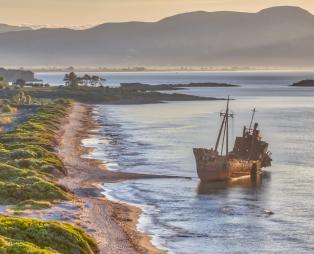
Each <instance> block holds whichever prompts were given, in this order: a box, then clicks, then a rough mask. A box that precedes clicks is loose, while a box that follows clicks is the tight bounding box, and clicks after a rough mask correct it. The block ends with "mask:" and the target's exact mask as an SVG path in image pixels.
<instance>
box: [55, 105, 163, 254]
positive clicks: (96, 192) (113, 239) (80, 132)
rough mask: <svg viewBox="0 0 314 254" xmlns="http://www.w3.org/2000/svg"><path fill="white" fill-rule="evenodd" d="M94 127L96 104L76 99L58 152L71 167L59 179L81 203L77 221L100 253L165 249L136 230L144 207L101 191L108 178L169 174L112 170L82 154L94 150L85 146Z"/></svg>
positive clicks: (62, 130) (123, 178)
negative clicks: (117, 199)
mask: <svg viewBox="0 0 314 254" xmlns="http://www.w3.org/2000/svg"><path fill="white" fill-rule="evenodd" d="M95 128H97V124H96V122H95V120H94V118H93V106H92V105H88V104H81V103H74V105H73V106H72V108H71V109H70V112H69V114H68V116H67V117H66V119H64V123H63V124H62V125H61V130H60V134H59V146H58V155H59V156H60V158H61V159H62V160H63V162H64V164H65V167H66V169H67V170H68V176H66V177H62V178H59V179H58V182H59V183H60V184H62V185H64V186H65V187H66V188H67V189H69V190H70V191H71V192H73V193H74V194H75V196H76V197H75V198H74V199H76V201H77V202H78V203H80V204H81V206H80V207H81V209H79V212H78V213H79V215H78V217H79V218H80V220H79V221H78V223H79V224H80V226H81V227H83V228H88V229H89V231H90V232H89V233H90V234H91V235H92V236H93V237H94V238H95V240H96V241H97V243H98V245H99V249H100V253H106V254H110V253H112V254H119V253H152V254H162V253H165V251H163V250H160V249H157V248H156V247H155V246H154V245H153V244H152V243H151V237H150V236H148V235H146V234H144V233H142V232H139V231H138V230H137V224H138V220H139V218H140V215H141V213H142V210H141V209H140V208H138V207H135V206H132V205H128V204H126V203H120V202H113V201H110V200H109V199H108V198H106V197H105V196H103V194H101V192H102V188H101V186H102V184H104V183H105V182H118V181H125V180H131V179H145V178H146V179H148V178H150V179H152V178H162V177H166V176H157V175H144V174H134V173H123V172H112V171H108V170H107V169H106V166H105V165H104V164H103V163H102V162H101V161H98V160H94V159H86V158H82V156H83V155H86V154H88V153H89V152H90V150H91V149H89V148H85V147H83V145H82V140H83V139H85V138H87V137H89V136H90V135H91V134H93V133H92V132H91V130H93V129H95ZM68 213H71V211H68Z"/></svg>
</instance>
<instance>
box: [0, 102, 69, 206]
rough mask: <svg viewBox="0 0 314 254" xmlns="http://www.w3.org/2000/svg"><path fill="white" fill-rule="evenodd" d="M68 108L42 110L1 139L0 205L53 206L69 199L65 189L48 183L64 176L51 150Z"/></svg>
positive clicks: (61, 104) (58, 105) (56, 104)
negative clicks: (22, 203) (49, 203)
mask: <svg viewBox="0 0 314 254" xmlns="http://www.w3.org/2000/svg"><path fill="white" fill-rule="evenodd" d="M69 106H70V102H69V101H66V100H58V101H55V102H53V103H50V104H47V105H45V106H42V107H41V109H40V110H39V111H38V113H37V114H35V115H34V116H33V117H31V118H30V119H29V120H28V121H26V122H24V123H23V124H21V125H19V126H18V127H17V128H16V129H15V130H14V131H10V132H7V133H3V134H1V135H0V204H19V203H21V202H23V201H28V200H34V201H36V202H51V203H54V202H56V201H58V200H66V199H68V198H69V194H68V193H67V192H66V191H65V190H64V188H62V187H61V186H60V185H58V184H56V183H54V182H53V181H52V180H51V177H52V174H53V173H55V172H56V171H59V172H60V173H62V174H66V170H65V168H64V165H63V163H62V161H61V160H60V159H59V158H58V156H57V155H56V154H55V153H54V147H55V145H56V139H55V136H56V131H57V130H58V124H59V123H60V120H61V118H62V117H64V116H65V115H66V110H67V108H68V107H69Z"/></svg>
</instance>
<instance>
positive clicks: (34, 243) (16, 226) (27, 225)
mask: <svg viewBox="0 0 314 254" xmlns="http://www.w3.org/2000/svg"><path fill="white" fill-rule="evenodd" d="M0 235H2V236H3V237H5V238H9V239H14V240H15V241H21V242H20V244H21V243H23V246H22V247H26V248H34V249H35V250H36V249H37V251H42V252H33V253H63V254H73V253H77V254H93V253H97V252H98V248H97V244H96V243H95V241H94V240H93V239H92V238H91V237H90V236H89V235H88V234H87V233H85V231H83V230H82V229H80V228H78V227H75V226H72V225H70V224H68V223H60V222H57V221H44V220H35V219H25V218H15V217H7V216H1V215H0ZM6 244H8V243H4V244H3V245H6ZM9 244H10V243H9ZM0 246H1V245H0ZM0 248H1V247H0ZM47 248H49V249H50V250H49V249H47ZM45 249H46V250H45ZM44 251H46V252H44ZM0 253H1V252H0ZM8 253H9V252H8ZM13 253H14V252H13ZM16 253H19V252H16ZM21 253H23V252H21ZM24 253H29V252H24Z"/></svg>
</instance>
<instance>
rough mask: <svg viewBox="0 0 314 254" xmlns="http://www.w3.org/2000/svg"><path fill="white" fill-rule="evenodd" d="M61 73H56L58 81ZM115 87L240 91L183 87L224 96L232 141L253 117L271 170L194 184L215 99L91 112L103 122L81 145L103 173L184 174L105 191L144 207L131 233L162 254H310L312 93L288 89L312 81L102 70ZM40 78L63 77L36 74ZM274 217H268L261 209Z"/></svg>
mask: <svg viewBox="0 0 314 254" xmlns="http://www.w3.org/2000/svg"><path fill="white" fill-rule="evenodd" d="M58 75H59V76H58ZM104 76H105V77H106V78H107V79H108V84H110V85H112V86H114V85H118V84H119V83H120V82H143V83H144V82H145V83H149V84H158V83H179V82H181V83H188V82H198V81H202V82H207V81H212V82H227V83H233V84H239V85H241V87H240V88H202V89H197V88H195V89H190V90H187V91H184V92H185V93H190V94H197V95H203V96H216V97H226V96H227V95H230V96H231V97H232V98H234V99H235V100H234V101H232V102H231V108H232V111H233V112H234V113H235V119H234V121H233V123H232V128H231V136H232V138H235V136H236V135H237V134H240V133H241V131H242V126H243V125H244V124H246V125H248V124H249V120H250V116H251V110H252V108H253V107H256V108H257V114H256V120H257V121H258V122H259V123H260V128H261V130H262V135H263V137H264V139H265V140H266V141H268V142H269V143H270V150H271V151H272V153H273V159H274V161H273V166H272V167H271V168H268V169H267V172H266V173H265V174H264V176H263V178H262V179H261V180H260V181H258V182H255V183H252V182H250V181H246V182H241V183H235V184H232V185H231V184H229V185H227V184H223V183H220V184H218V183H216V184H213V183H212V184H201V183H200V182H199V180H198V178H197V175H196V171H195V162H194V158H193V154H192V148H193V147H209V146H212V145H213V144H214V141H215V138H216V136H217V132H218V125H219V120H220V119H219V116H218V113H219V112H220V111H221V110H222V109H223V108H224V107H225V105H224V104H225V102H223V101H212V102H211V101H208V102H171V103H167V104H153V105H132V106H107V105H106V106H97V108H96V112H97V121H98V122H99V123H100V124H102V127H101V129H100V130H98V131H97V133H96V134H95V136H94V137H92V138H90V139H87V140H85V145H86V146H90V147H94V148H95V150H94V152H93V154H92V155H91V156H92V157H93V158H97V159H101V160H103V161H104V162H106V163H107V164H108V165H109V168H110V170H121V171H127V172H140V173H153V174H161V175H175V176H184V177H189V179H157V180H136V181H127V182H123V183H113V184H105V185H104V193H105V194H106V195H109V196H110V197H111V198H113V199H117V200H121V201H124V202H128V203H132V204H136V205H138V206H140V207H142V208H143V211H144V212H143V215H142V217H141V220H140V223H139V225H138V227H139V229H140V230H142V231H143V232H146V233H148V234H149V235H151V236H152V241H153V243H154V244H155V245H157V246H158V247H160V248H163V249H165V250H167V251H168V253H180V254H181V253H182V254H192V253H200V254H205V253H206V254H207V253H215V254H216V253H314V200H313V196H314V188H313V186H314V184H313V183H314V168H313V166H314V153H313V151H314V88H296V87H289V86H288V85H290V84H291V83H293V82H295V81H298V80H301V79H304V78H314V73H304V72H216V73H199V72H195V73H143V74H142V73H122V74H119V73H106V74H104ZM37 77H39V78H43V79H45V80H47V81H51V80H55V83H56V84H57V83H58V80H60V78H61V80H62V74H38V75H37ZM265 209H268V210H271V211H273V212H274V215H271V216H269V215H267V214H266V213H265V212H264V210H265Z"/></svg>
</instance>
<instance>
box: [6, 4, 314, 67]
mask: <svg viewBox="0 0 314 254" xmlns="http://www.w3.org/2000/svg"><path fill="white" fill-rule="evenodd" d="M313 27H314V16H313V15H312V14H311V13H309V12H307V11H306V10H304V9H301V8H298V7H285V6H283V7H273V8H269V9H265V10H262V11H260V12H258V13H241V12H228V11H226V12H191V13H185V14H180V15H176V16H172V17H168V18H165V19H162V20H160V21H158V22H151V23H150V22H127V23H106V24H102V25H99V26H97V27H93V28H90V29H86V30H71V29H39V30H32V31H20V32H9V33H3V34H0V56H1V57H0V64H2V65H18V66H21V65H49V66H51V65H83V66H88V65H109V66H114V65H118V66H127V65H128V66H193V65H194V66H202V65H214V66H231V65H234V66H266V65H268V66H269V65H271V66H304V67H305V66H313V65H314V62H313V59H314V29H313Z"/></svg>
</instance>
